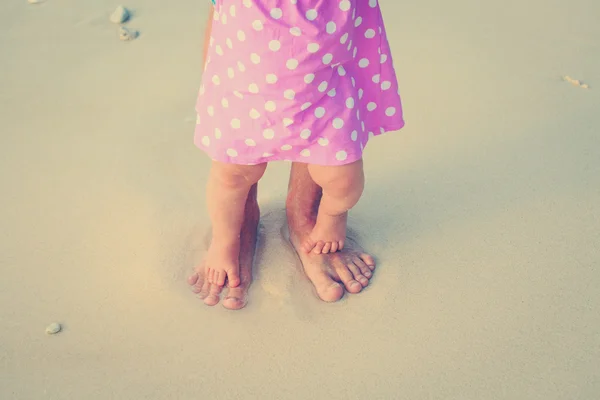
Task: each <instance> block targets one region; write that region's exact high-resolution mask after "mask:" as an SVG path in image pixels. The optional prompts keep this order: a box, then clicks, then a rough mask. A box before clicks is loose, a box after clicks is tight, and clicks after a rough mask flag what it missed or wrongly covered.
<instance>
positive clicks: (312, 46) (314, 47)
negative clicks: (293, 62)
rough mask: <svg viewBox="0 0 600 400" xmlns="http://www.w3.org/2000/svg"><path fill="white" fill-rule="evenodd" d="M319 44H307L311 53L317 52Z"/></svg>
mask: <svg viewBox="0 0 600 400" xmlns="http://www.w3.org/2000/svg"><path fill="white" fill-rule="evenodd" d="M319 47H320V46H319V44H318V43H310V44H309V45H308V46H307V49H308V51H309V52H310V53H316V52H317V51H319Z"/></svg>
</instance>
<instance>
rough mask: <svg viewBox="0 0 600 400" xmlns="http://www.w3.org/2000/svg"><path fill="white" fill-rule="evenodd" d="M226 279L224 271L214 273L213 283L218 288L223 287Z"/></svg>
mask: <svg viewBox="0 0 600 400" xmlns="http://www.w3.org/2000/svg"><path fill="white" fill-rule="evenodd" d="M226 277H227V273H225V271H217V272H215V283H216V284H217V285H219V286H224V285H225V278H226Z"/></svg>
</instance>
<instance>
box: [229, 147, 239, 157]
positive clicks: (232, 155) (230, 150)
mask: <svg viewBox="0 0 600 400" xmlns="http://www.w3.org/2000/svg"><path fill="white" fill-rule="evenodd" d="M227 155H228V156H229V157H237V155H238V152H237V151H235V149H227Z"/></svg>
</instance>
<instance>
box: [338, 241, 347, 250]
mask: <svg viewBox="0 0 600 400" xmlns="http://www.w3.org/2000/svg"><path fill="white" fill-rule="evenodd" d="M345 244H346V243H345V242H344V241H343V240H340V241H339V243H338V250H343V249H344V245H345Z"/></svg>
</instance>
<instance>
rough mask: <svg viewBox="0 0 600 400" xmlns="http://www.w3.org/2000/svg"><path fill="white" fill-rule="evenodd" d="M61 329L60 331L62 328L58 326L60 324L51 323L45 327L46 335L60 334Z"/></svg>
mask: <svg viewBox="0 0 600 400" xmlns="http://www.w3.org/2000/svg"><path fill="white" fill-rule="evenodd" d="M61 329H62V326H60V324H59V323H58V322H53V323H51V324H50V325H48V326H47V327H46V333H47V334H48V335H54V334H56V333H58V332H60V330H61Z"/></svg>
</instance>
